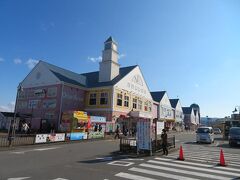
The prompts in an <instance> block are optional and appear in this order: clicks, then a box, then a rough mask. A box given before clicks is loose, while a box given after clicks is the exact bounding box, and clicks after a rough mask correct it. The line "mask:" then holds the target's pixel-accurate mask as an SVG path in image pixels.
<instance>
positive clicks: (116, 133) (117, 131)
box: [114, 125, 120, 139]
mask: <svg viewBox="0 0 240 180" xmlns="http://www.w3.org/2000/svg"><path fill="white" fill-rule="evenodd" d="M119 131H120V130H119V126H118V125H117V128H116V130H115V137H114V139H116V138H118V139H119V138H120V136H119V133H120V132H119Z"/></svg>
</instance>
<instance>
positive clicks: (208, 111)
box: [0, 0, 240, 117]
mask: <svg viewBox="0 0 240 180" xmlns="http://www.w3.org/2000/svg"><path fill="white" fill-rule="evenodd" d="M110 35H111V36H113V37H114V39H115V40H116V41H117V42H118V46H119V53H120V55H121V59H120V60H119V63H120V64H121V66H130V65H135V64H138V65H140V67H141V70H142V72H143V74H144V77H145V79H146V81H147V83H148V86H149V88H150V89H151V90H152V91H156V90H166V91H167V92H168V95H169V97H170V98H176V97H179V98H180V100H181V103H182V105H183V106H189V105H190V104H191V103H198V104H199V105H200V107H201V115H202V116H207V115H208V116H210V117H224V116H228V115H230V114H231V112H232V110H233V109H234V108H235V106H236V105H240V70H239V67H240V1H238V0H211V1H209V0H195V1H193V0H181V1H179V0H165V1H164V0H152V1H139V0H131V1H129V0H101V1H99V0H85V1H84V0H82V1H79V0H71V1H67V0H64V1H63V0H51V1H49V0H41V1H40V0H36V1H32V0H21V1H19V0H1V1H0V82H1V88H0V109H2V110H4V109H9V108H10V109H11V107H12V105H13V104H14V101H15V96H16V88H17V85H18V83H19V82H20V81H22V80H23V79H24V77H25V76H26V75H27V74H28V73H29V72H30V71H31V68H32V67H33V66H34V64H35V63H36V62H37V61H38V60H44V61H47V62H49V63H52V64H55V65H57V66H60V67H63V68H66V69H69V70H72V71H74V72H79V73H83V72H90V71H96V70H98V66H99V65H98V60H99V58H98V57H99V56H101V52H102V49H103V42H104V41H105V40H106V39H107V38H108V36H110Z"/></svg>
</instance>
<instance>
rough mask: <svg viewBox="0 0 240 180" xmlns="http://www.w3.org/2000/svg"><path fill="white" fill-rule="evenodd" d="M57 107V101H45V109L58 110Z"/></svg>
mask: <svg viewBox="0 0 240 180" xmlns="http://www.w3.org/2000/svg"><path fill="white" fill-rule="evenodd" d="M56 105H57V101H56V99H47V100H44V101H43V108H44V109H51V108H56Z"/></svg>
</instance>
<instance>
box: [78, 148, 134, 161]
mask: <svg viewBox="0 0 240 180" xmlns="http://www.w3.org/2000/svg"><path fill="white" fill-rule="evenodd" d="M130 157H131V158H134V157H133V156H131V155H129V154H124V153H121V152H120V151H114V152H111V153H110V154H108V155H103V156H98V157H95V159H90V160H84V161H77V162H78V163H87V164H95V163H103V162H109V161H113V160H121V159H127V158H130ZM135 158H136V157H135Z"/></svg>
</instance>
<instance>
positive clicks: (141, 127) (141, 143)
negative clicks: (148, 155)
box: [137, 119, 151, 150]
mask: <svg viewBox="0 0 240 180" xmlns="http://www.w3.org/2000/svg"><path fill="white" fill-rule="evenodd" d="M137 144H138V149H142V150H151V122H150V120H143V119H141V120H139V121H138V123H137Z"/></svg>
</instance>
